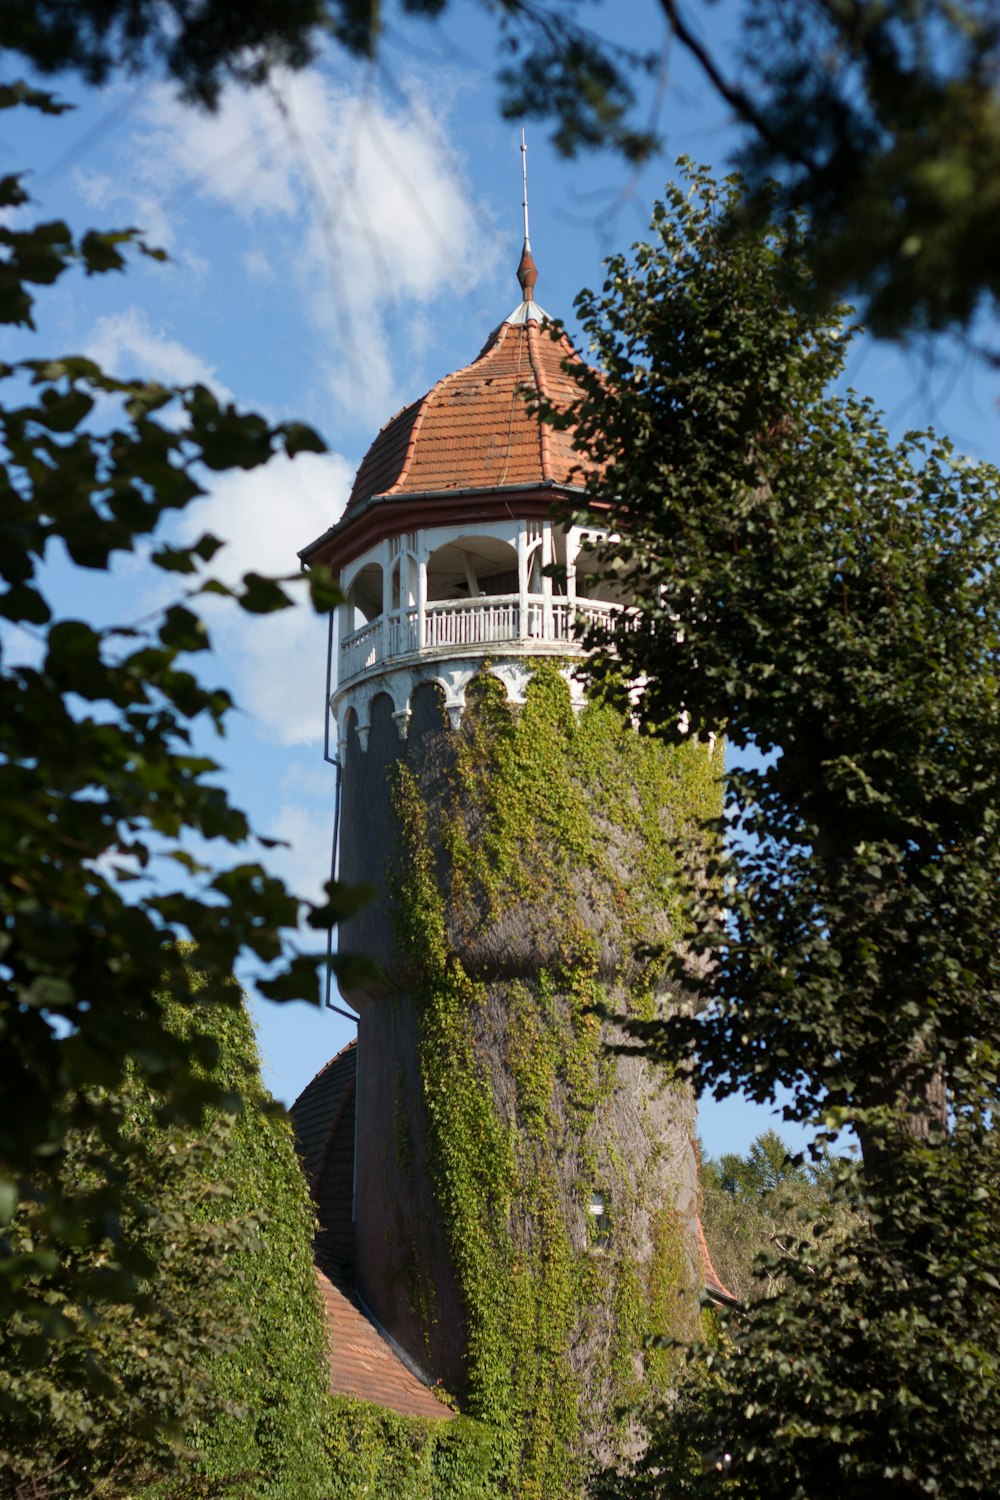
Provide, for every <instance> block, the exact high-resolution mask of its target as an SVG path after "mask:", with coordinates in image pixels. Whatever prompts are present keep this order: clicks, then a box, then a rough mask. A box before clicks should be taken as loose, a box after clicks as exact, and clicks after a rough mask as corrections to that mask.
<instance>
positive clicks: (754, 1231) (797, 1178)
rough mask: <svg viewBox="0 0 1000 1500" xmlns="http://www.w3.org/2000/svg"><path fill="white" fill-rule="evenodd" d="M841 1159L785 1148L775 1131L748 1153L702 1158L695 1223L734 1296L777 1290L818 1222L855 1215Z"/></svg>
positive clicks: (844, 1219) (846, 1220)
mask: <svg viewBox="0 0 1000 1500" xmlns="http://www.w3.org/2000/svg"><path fill="white" fill-rule="evenodd" d="M843 1174H844V1167H843V1164H842V1163H841V1162H839V1161H837V1160H836V1159H834V1158H823V1157H820V1159H819V1160H818V1161H816V1162H807V1161H805V1160H804V1159H803V1157H801V1156H794V1157H793V1156H791V1155H789V1152H788V1148H787V1147H786V1146H785V1143H784V1141H783V1140H782V1139H781V1137H780V1136H779V1135H778V1133H777V1131H775V1130H765V1131H764V1132H763V1133H762V1134H761V1135H759V1136H757V1138H756V1140H754V1141H753V1142H752V1143H751V1145H750V1148H749V1150H748V1151H747V1154H746V1155H745V1156H739V1155H737V1154H736V1153H734V1152H726V1153H725V1154H723V1155H722V1156H721V1157H719V1158H718V1159H715V1158H713V1157H707V1158H706V1157H703V1158H702V1163H701V1183H700V1185H701V1222H702V1226H703V1228H704V1231H705V1238H706V1240H707V1242H708V1246H709V1249H710V1251H711V1255H712V1264H713V1266H714V1267H715V1270H716V1271H717V1273H718V1275H719V1279H720V1280H721V1282H722V1284H723V1286H725V1287H726V1289H727V1290H728V1291H730V1292H732V1294H733V1296H734V1297H736V1298H737V1300H738V1301H740V1302H742V1303H747V1302H750V1301H751V1300H753V1298H754V1297H756V1296H759V1295H765V1294H766V1293H767V1292H769V1291H775V1290H777V1289H779V1288H780V1287H781V1286H782V1285H783V1283H784V1279H785V1276H786V1273H788V1272H792V1273H793V1274H794V1266H795V1263H796V1257H797V1255H798V1247H799V1244H800V1242H801V1240H802V1238H803V1236H804V1235H808V1234H809V1233H810V1232H811V1231H812V1229H814V1228H815V1227H816V1225H817V1224H821V1223H822V1224H823V1225H824V1227H827V1226H828V1225H829V1224H832V1223H834V1222H836V1223H838V1224H839V1225H840V1226H841V1227H843V1226H844V1225H845V1224H847V1223H849V1222H852V1221H853V1211H852V1208H851V1206H850V1199H849V1197H847V1196H846V1195H845V1192H844V1191H843V1189H844V1188H846V1182H845V1183H842V1182H841V1178H842V1175H843Z"/></svg>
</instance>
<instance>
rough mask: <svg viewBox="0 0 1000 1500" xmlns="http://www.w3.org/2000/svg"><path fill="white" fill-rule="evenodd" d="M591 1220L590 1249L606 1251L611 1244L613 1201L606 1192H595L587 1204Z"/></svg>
mask: <svg viewBox="0 0 1000 1500" xmlns="http://www.w3.org/2000/svg"><path fill="white" fill-rule="evenodd" d="M587 1212H588V1214H589V1219H590V1248H591V1249H592V1250H606V1249H607V1248H608V1246H609V1245H610V1243H611V1200H610V1195H609V1194H608V1193H604V1192H593V1193H591V1195H590V1202H589V1203H588V1204H587Z"/></svg>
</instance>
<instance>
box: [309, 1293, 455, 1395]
mask: <svg viewBox="0 0 1000 1500" xmlns="http://www.w3.org/2000/svg"><path fill="white" fill-rule="evenodd" d="M316 1278H317V1280H318V1282H319V1288H320V1293H321V1295H322V1298H323V1312H324V1321H325V1323H326V1330H327V1337H328V1341H329V1344H328V1353H329V1367H330V1390H331V1391H332V1392H333V1394H334V1395H335V1396H355V1397H356V1398H357V1399H358V1400H360V1401H372V1402H374V1403H375V1404H376V1405H377V1406H387V1407H388V1408H389V1410H390V1411H397V1412H399V1413H400V1414H401V1415H402V1416H404V1417H424V1418H429V1419H431V1420H433V1419H435V1418H436V1419H438V1420H440V1419H445V1420H447V1419H448V1418H450V1417H453V1416H454V1415H455V1413H454V1412H453V1411H452V1410H451V1409H450V1408H449V1407H447V1406H445V1405H444V1402H443V1401H439V1400H438V1398H437V1397H436V1396H435V1395H434V1392H433V1391H432V1390H430V1389H428V1387H427V1386H425V1385H423V1384H422V1383H421V1382H420V1381H419V1380H418V1379H417V1377H416V1376H415V1375H414V1374H413V1372H412V1371H411V1370H409V1369H407V1367H406V1365H404V1364H403V1361H402V1360H401V1359H400V1358H399V1356H398V1355H397V1354H396V1353H395V1352H394V1350H393V1349H391V1348H390V1346H389V1344H388V1343H386V1341H385V1339H384V1338H383V1337H382V1335H381V1334H380V1333H379V1331H378V1329H377V1328H375V1326H374V1324H372V1323H370V1322H369V1321H368V1319H367V1318H366V1317H365V1315H364V1313H362V1312H361V1311H360V1309H359V1308H357V1307H355V1305H354V1304H353V1302H350V1301H348V1299H347V1298H346V1297H345V1296H344V1294H343V1292H340V1291H338V1290H337V1288H336V1287H335V1286H334V1285H333V1283H332V1282H331V1281H330V1280H329V1278H328V1277H326V1276H324V1275H323V1273H322V1271H319V1270H317V1272H316Z"/></svg>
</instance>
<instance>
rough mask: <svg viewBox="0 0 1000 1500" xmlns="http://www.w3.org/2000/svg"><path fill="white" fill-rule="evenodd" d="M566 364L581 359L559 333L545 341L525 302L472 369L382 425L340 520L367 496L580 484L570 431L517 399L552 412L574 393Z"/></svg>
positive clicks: (538, 315) (540, 316)
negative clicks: (542, 402) (540, 402)
mask: <svg viewBox="0 0 1000 1500" xmlns="http://www.w3.org/2000/svg"><path fill="white" fill-rule="evenodd" d="M564 360H569V361H575V362H577V363H580V360H579V356H578V355H577V354H576V352H575V350H574V349H573V346H572V344H571V343H570V342H569V339H568V338H566V336H565V334H561V335H559V337H557V338H553V337H552V335H551V332H550V330H549V329H548V328H547V327H546V326H545V314H544V313H543V312H542V311H541V309H540V308H539V307H538V306H537V304H535V303H534V302H523V303H522V304H521V305H520V307H518V309H517V310H516V312H515V313H513V314H512V315H511V317H510V318H508V319H507V320H506V321H505V322H503V323H501V324H500V326H499V328H496V329H495V330H494V331H493V333H491V334H490V337H489V338H488V339H487V341H486V344H485V346H484V348H483V349H482V351H481V353H480V354H479V355H478V356H477V357H476V358H475V359H474V360H473V361H472V363H471V364H470V365H467V366H466V367H465V368H464V369H462V370H456V371H454V373H453V374H451V375H446V376H445V377H444V379H443V380H439V381H438V383H437V385H436V386H434V387H433V389H432V390H430V391H428V393H427V395H426V396H423V397H421V399H420V400H419V401H415V402H413V404H412V405H411V406H407V407H404V409H403V410H402V411H400V412H398V413H397V414H396V416H394V417H393V418H392V419H391V421H389V422H387V423H386V425H385V426H384V427H383V428H382V431H381V432H380V433H379V435H378V437H377V438H376V439H375V441H374V443H373V444H372V446H371V447H370V448H369V450H368V453H367V455H366V457H365V459H364V461H363V463H362V465H361V468H360V469H359V470H358V476H357V478H356V479H355V481H354V488H353V490H352V491H351V498H350V500H349V501H348V505H347V511H346V515H347V516H350V515H352V514H353V513H355V512H356V511H357V510H359V509H360V508H361V507H362V506H363V505H364V504H365V503H366V501H368V500H370V499H371V498H372V497H373V496H375V495H378V496H383V495H385V496H389V495H405V494H413V495H417V494H426V493H433V494H440V493H441V492H443V491H447V490H466V489H501V488H505V487H515V488H518V489H524V488H530V487H533V486H535V485H552V484H577V485H579V484H582V483H583V479H584V475H585V473H586V471H587V470H588V469H589V468H590V467H591V466H590V465H589V463H588V461H587V460H586V458H585V457H584V456H583V455H582V454H580V453H577V452H575V451H574V448H573V438H572V434H571V433H569V432H557V431H556V430H555V429H554V428H552V427H550V426H547V425H546V424H544V423H542V422H540V421H539V419H538V417H537V416H535V415H533V414H532V412H531V410H530V409H529V405H528V402H527V401H526V400H525V390H527V392H528V394H529V397H530V395H531V394H534V393H537V394H538V395H539V396H540V397H543V398H544V399H546V400H548V401H551V402H552V403H553V404H555V405H557V406H563V405H567V404H568V403H569V402H570V401H571V400H572V399H573V398H574V397H575V396H577V395H579V387H578V386H577V385H576V383H575V381H574V380H573V379H572V377H571V376H570V375H569V374H567V372H566V371H565V370H564V369H563V368H562V365H563V361H564Z"/></svg>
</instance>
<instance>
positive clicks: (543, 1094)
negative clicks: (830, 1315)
mask: <svg viewBox="0 0 1000 1500" xmlns="http://www.w3.org/2000/svg"><path fill="white" fill-rule="evenodd" d="M392 708H393V705H392V704H391V702H390V701H389V699H388V698H377V699H376V700H375V701H374V703H373V704H372V712H371V729H370V734H369V740H368V747H367V750H365V751H362V749H361V746H360V744H359V742H358V737H357V735H356V733H354V732H353V731H351V730H349V733H348V736H347V743H346V744H345V746H344V757H345V765H344V786H343V820H342V825H341V851H342V852H341V873H342V875H343V878H344V879H345V880H348V881H351V882H355V881H367V882H369V883H370V884H372V885H373V886H374V887H375V888H376V889H377V891H378V892H379V894H378V896H377V898H376V899H375V900H374V901H373V902H372V903H371V904H370V905H369V907H368V908H367V909H366V910H365V911H364V912H362V913H361V914H360V915H359V916H358V917H357V918H355V919H354V920H353V921H352V922H351V923H350V924H346V925H345V930H344V932H343V933H342V938H341V941H342V943H343V945H344V946H345V947H352V948H358V949H361V950H363V951H365V952H367V953H369V954H371V955H373V956H375V957H376V959H377V961H378V962H379V964H380V966H381V968H382V974H383V979H382V983H381V985H379V986H375V987H373V988H372V989H371V990H370V991H369V992H368V993H366V994H365V995H364V996H357V997H355V998H356V1000H357V1003H358V1004H359V1006H360V1009H361V1022H360V1027H359V1053H358V1155H357V1163H356V1181H357V1188H356V1192H357V1200H356V1234H357V1268H358V1273H357V1274H358V1284H359V1288H360V1290H361V1292H362V1295H363V1296H364V1298H365V1300H366V1301H367V1302H368V1304H369V1306H370V1307H371V1308H372V1310H373V1311H374V1313H375V1315H376V1316H377V1317H378V1319H379V1320H380V1322H382V1323H383V1325H384V1326H385V1327H386V1328H387V1329H388V1331H389V1332H390V1333H391V1334H392V1335H393V1336H394V1337H395V1338H397V1339H398V1340H399V1341H400V1343H402V1344H403V1346H404V1347H405V1348H406V1349H407V1350H408V1351H409V1352H410V1353H411V1354H412V1355H413V1357H414V1358H416V1359H417V1360H419V1361H420V1362H421V1363H422V1364H423V1365H424V1367H425V1368H427V1369H428V1370H429V1372H430V1373H431V1374H432V1375H433V1376H435V1377H436V1378H438V1379H440V1380H441V1381H442V1383H443V1384H444V1385H445V1386H446V1387H447V1388H448V1389H450V1390H451V1391H453V1392H454V1393H455V1394H456V1395H457V1396H459V1398H460V1400H461V1401H462V1404H463V1407H464V1408H465V1409H467V1410H470V1411H472V1412H473V1413H476V1414H478V1415H481V1416H483V1417H486V1418H488V1419H489V1420H490V1421H491V1422H492V1423H494V1424H495V1425H498V1426H500V1427H501V1428H502V1429H503V1430H504V1431H506V1432H507V1434H508V1435H509V1441H510V1445H511V1451H512V1453H513V1454H514V1459H513V1464H514V1469H513V1472H514V1473H515V1474H516V1475H517V1484H518V1486H519V1487H518V1488H516V1489H515V1490H514V1491H513V1492H514V1493H519V1494H524V1495H531V1494H538V1495H540V1496H541V1495H545V1496H546V1497H549V1496H551V1497H558V1496H560V1495H563V1494H570V1493H573V1491H574V1488H575V1486H576V1484H577V1483H578V1480H579V1475H580V1470H581V1464H582V1462H583V1454H584V1452H585V1451H589V1454H590V1457H591V1459H592V1458H593V1457H594V1455H595V1452H598V1451H599V1450H600V1448H601V1446H602V1444H603V1442H604V1441H606V1440H608V1439H610V1437H611V1435H612V1432H611V1429H612V1426H613V1423H614V1421H615V1417H614V1410H615V1408H616V1407H617V1406H619V1405H621V1404H622V1403H624V1402H626V1401H628V1400H630V1399H635V1398H637V1397H640V1396H641V1394H642V1392H643V1390H645V1391H647V1392H649V1393H652V1392H653V1391H655V1389H656V1388H659V1389H661V1390H662V1389H664V1388H666V1387H667V1386H669V1382H670V1376H671V1359H672V1356H671V1355H670V1354H669V1352H667V1351H665V1350H649V1349H647V1348H646V1347H645V1345H644V1340H645V1339H646V1338H647V1336H648V1335H650V1334H653V1333H667V1334H673V1335H681V1336H683V1335H684V1334H685V1333H689V1332H690V1331H691V1329H692V1327H693V1321H694V1319H695V1318H696V1316H697V1289H698V1286H699V1284H700V1278H701V1264H700V1256H699V1249H698V1237H697V1223H696V1210H697V1163H696V1157H695V1150H694V1128H695V1122H694V1101H693V1098H692V1096H691V1092H690V1089H689V1088H688V1086H687V1085H686V1083H685V1081H684V1080H683V1078H681V1077H671V1076H670V1075H669V1074H668V1073H667V1072H666V1071H665V1070H664V1069H662V1068H651V1067H650V1066H649V1065H648V1064H647V1063H646V1062H645V1061H643V1060H642V1059H640V1058H637V1057H632V1056H615V1055H614V1054H612V1053H611V1052H609V1050H608V1048H607V1043H609V1042H611V1043H613V1042H614V1041H615V1040H618V1039H620V1036H621V1033H620V1032H619V1030H618V1028H617V1027H616V1026H615V1024H614V1022H613V1020H611V1019H609V1018H608V1017H610V1016H612V1015H614V1014H621V1013H629V1014H632V1015H640V1016H647V1017H648V1016H651V1015H652V1014H654V1013H656V1012H657V1011H658V1010H661V1009H662V1008H663V1007H665V1006H667V1005H669V1004H671V1003H673V1000H674V999H675V998H676V997H671V996H670V995H669V994H668V993H667V992H666V990H665V988H664V985H663V982H662V962H661V961H660V960H658V959H655V958H650V957H649V953H648V950H649V948H650V947H651V946H655V945H657V944H660V945H668V946H669V945H672V944H675V943H676V942H677V941H678V937H679V930H678V929H679V912H680V903H679V896H678V892H679V889H680V885H681V882H682V878H683V877H682V872H681V870H680V869H679V867H678V863H677V853H676V847H675V845H676V840H677V839H678V838H681V837H683V835H684V833H685V831H687V830H691V829H693V827H694V824H695V823H696V821H697V820H698V819H700V818H702V817H704V816H706V815H707V814H709V813H711V812H712V811H713V810H714V809H715V806H716V802H717V798H718V783H717V775H718V769H719V768H718V767H716V765H715V764H714V761H713V758H712V756H710V754H709V753H708V751H707V749H706V747H704V746H703V745H698V744H696V743H690V744H686V745H683V746H681V747H679V748H677V749H674V750H671V749H667V748H665V747H663V746H661V745H659V744H658V743H657V742H655V741H653V740H651V739H649V738H648V737H640V736H638V735H637V734H635V733H634V731H633V730H632V729H631V727H630V725H629V723H628V721H627V719H624V718H623V717H622V716H621V715H620V713H618V712H617V711H616V710H615V709H614V708H612V707H610V706H598V705H588V706H587V707H585V708H584V709H583V711H582V712H581V713H579V714H575V713H574V712H573V710H572V709H571V707H570V701H569V693H568V689H567V687H566V683H565V681H564V680H563V678H562V677H561V676H560V674H559V672H558V671H557V670H556V668H555V667H554V666H553V665H552V664H539V666H538V670H537V672H536V675H535V677H534V678H533V679H532V682H531V684H530V685H529V688H528V691H527V697H526V702H525V704H524V705H523V707H520V708H514V707H512V706H511V705H510V704H509V703H508V702H507V700H506V694H505V693H504V691H503V689H502V688H501V686H500V684H499V683H498V682H497V681H496V679H495V678H493V677H491V676H490V674H489V672H488V671H486V672H484V673H483V675H482V677H481V678H480V680H479V682H478V684H477V685H476V686H475V687H474V688H473V689H472V690H470V691H469V692H468V693H467V695H466V707H465V711H464V714H463V716H462V720H461V724H460V726H459V727H458V728H457V729H456V728H451V727H449V725H448V721H447V718H446V716H445V715H444V713H443V709H442V704H441V701H440V699H439V697H438V694H437V690H436V689H435V688H434V687H432V686H430V685H428V686H425V687H423V688H420V689H419V690H418V691H417V692H416V693H415V695H414V699H413V703H412V709H413V713H412V719H411V722H410V727H409V735H408V738H407V740H406V741H405V742H403V741H401V740H400V739H399V736H398V732H397V728H396V724H395V722H394V721H393V719H392ZM602 1010H603V1011H604V1012H606V1013H607V1015H606V1016H605V1017H604V1018H602V1017H601V1015H600V1014H599V1012H600V1011H602ZM595 1194H596V1195H600V1197H601V1198H603V1201H604V1203H605V1207H606V1220H601V1219H599V1218H598V1217H597V1216H596V1215H595V1214H593V1213H592V1212H591V1211H590V1206H591V1201H592V1198H593V1196H594V1195H595Z"/></svg>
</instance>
